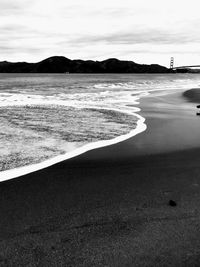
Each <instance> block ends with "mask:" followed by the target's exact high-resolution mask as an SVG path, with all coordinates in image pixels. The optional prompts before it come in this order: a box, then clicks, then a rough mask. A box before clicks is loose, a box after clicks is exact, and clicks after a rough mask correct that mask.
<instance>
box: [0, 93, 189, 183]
mask: <svg viewBox="0 0 200 267" xmlns="http://www.w3.org/2000/svg"><path fill="white" fill-rule="evenodd" d="M193 90H194V89H190V90H188V91H184V93H183V95H184V94H185V93H186V92H189V91H193ZM165 91H166V89H163V90H159V89H155V90H151V91H149V92H148V93H147V92H145V93H144V92H141V96H140V97H139V96H138V98H137V99H135V101H139V102H136V103H135V104H134V108H136V107H135V105H136V104H137V105H139V106H142V108H138V107H137V108H136V109H137V111H134V112H128V111H127V112H125V113H127V114H129V115H133V116H135V117H137V118H138V121H137V123H136V124H137V126H136V128H135V129H133V130H131V131H130V132H129V133H127V134H124V135H121V136H118V137H115V138H113V139H110V140H102V141H96V142H93V143H88V144H86V145H83V146H82V147H79V148H76V149H75V150H73V151H71V152H67V153H65V154H64V155H58V156H56V157H53V158H49V159H47V160H45V161H42V162H40V163H36V164H30V165H26V166H21V167H18V168H14V169H9V170H5V171H1V172H0V182H3V181H7V180H10V179H15V178H18V177H20V176H24V175H27V174H30V173H32V172H36V171H39V170H42V169H44V168H48V167H50V166H52V165H55V164H57V163H59V162H62V161H65V160H69V159H71V158H74V157H77V156H79V155H82V154H84V153H86V152H89V151H91V150H94V149H99V148H100V149H101V148H104V147H106V146H110V145H114V144H118V143H120V142H124V141H126V140H128V139H130V138H132V137H134V136H136V135H138V134H141V133H142V132H143V131H145V130H146V129H147V126H146V124H145V120H146V117H143V116H142V115H140V114H141V113H143V108H144V109H145V106H146V101H145V98H146V97H147V99H149V98H150V99H151V98H154V96H153V95H152V93H154V92H157V93H158V92H161V93H163V92H165ZM177 91H178V92H179V91H181V92H182V90H174V92H173V91H172V92H169V90H167V95H174V94H176V92H177ZM192 97H193V96H192ZM193 98H194V97H193ZM140 102H144V105H143V104H140ZM96 109H101V108H97V107H96ZM103 109H106V108H103ZM112 110H114V111H117V112H122V111H121V110H118V109H112ZM123 112H124V111H123ZM138 113H140V114H138ZM147 117H148V114H147Z"/></svg>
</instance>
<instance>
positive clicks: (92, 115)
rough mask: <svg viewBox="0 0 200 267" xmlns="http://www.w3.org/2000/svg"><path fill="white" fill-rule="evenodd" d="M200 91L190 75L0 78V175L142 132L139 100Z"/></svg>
mask: <svg viewBox="0 0 200 267" xmlns="http://www.w3.org/2000/svg"><path fill="white" fill-rule="evenodd" d="M199 85H200V76H199V75H194V74H0V152H1V153H0V171H1V172H3V171H5V170H11V169H15V168H19V167H22V166H30V165H33V164H38V163H42V162H45V161H46V160H49V159H54V158H56V157H58V156H60V155H62V156H63V158H67V157H68V158H69V157H71V156H70V155H72V156H73V155H76V154H80V153H81V152H80V151H83V152H84V151H87V150H89V149H91V148H94V147H99V146H101V145H102V146H104V145H107V144H111V143H116V142H119V141H122V140H125V139H127V138H129V137H130V136H134V135H135V134H138V133H140V132H142V131H144V130H145V129H146V125H145V118H143V117H142V116H141V114H140V109H139V107H138V104H139V101H140V98H142V97H145V96H148V95H149V94H152V93H153V92H154V94H155V93H158V92H159V93H160V92H163V91H165V92H166V91H168V92H169V91H172V90H177V89H181V90H187V89H191V88H197V87H199ZM93 144H94V145H93ZM95 144H97V145H96V146H95ZM84 147H87V149H85V150H84V149H83V150H81V149H82V148H84ZM76 151H79V152H78V153H76ZM70 153H71V154H70Z"/></svg>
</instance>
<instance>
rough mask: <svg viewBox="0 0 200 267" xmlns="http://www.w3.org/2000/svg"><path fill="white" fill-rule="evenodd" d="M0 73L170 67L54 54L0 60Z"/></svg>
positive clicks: (136, 70) (138, 70)
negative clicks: (32, 60) (29, 60)
mask: <svg viewBox="0 0 200 267" xmlns="http://www.w3.org/2000/svg"><path fill="white" fill-rule="evenodd" d="M0 72H1V73H65V72H69V73H168V72H171V71H170V69H168V68H166V67H163V66H160V65H157V64H151V65H145V64H137V63H135V62H133V61H124V60H119V59H116V58H110V59H107V60H103V61H93V60H80V59H79V60H71V59H68V58H66V57H62V56H54V57H50V58H47V59H45V60H42V61H40V62H37V63H27V62H16V63H13V62H8V61H2V62H0Z"/></svg>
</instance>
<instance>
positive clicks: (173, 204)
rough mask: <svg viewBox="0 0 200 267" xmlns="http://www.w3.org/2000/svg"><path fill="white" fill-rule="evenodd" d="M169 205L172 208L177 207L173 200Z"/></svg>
mask: <svg viewBox="0 0 200 267" xmlns="http://www.w3.org/2000/svg"><path fill="white" fill-rule="evenodd" d="M168 205H169V206H171V207H175V206H177V204H176V202H175V201H174V200H171V199H170V200H169V202H168Z"/></svg>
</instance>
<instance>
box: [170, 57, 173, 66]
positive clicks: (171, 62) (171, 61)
mask: <svg viewBox="0 0 200 267" xmlns="http://www.w3.org/2000/svg"><path fill="white" fill-rule="evenodd" d="M173 67H174V58H173V57H171V59H170V69H173Z"/></svg>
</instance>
